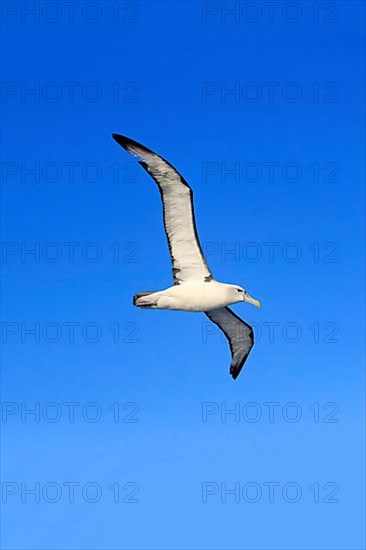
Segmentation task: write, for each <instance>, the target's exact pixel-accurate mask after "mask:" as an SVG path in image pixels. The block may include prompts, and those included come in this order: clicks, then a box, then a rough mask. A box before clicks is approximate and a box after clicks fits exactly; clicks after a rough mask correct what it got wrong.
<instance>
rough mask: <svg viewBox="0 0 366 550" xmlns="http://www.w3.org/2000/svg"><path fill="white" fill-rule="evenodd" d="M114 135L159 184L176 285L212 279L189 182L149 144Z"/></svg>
mask: <svg viewBox="0 0 366 550" xmlns="http://www.w3.org/2000/svg"><path fill="white" fill-rule="evenodd" d="M112 136H113V138H114V139H115V140H116V142H117V143H118V144H119V145H121V146H122V147H123V148H124V149H126V150H127V151H128V152H129V153H131V154H132V155H135V156H136V157H138V158H139V159H141V160H140V162H139V164H141V166H143V167H144V168H145V170H146V171H147V172H148V173H149V174H150V175H151V176H152V177H153V179H154V180H155V181H156V183H157V184H158V187H159V191H160V195H161V199H162V202H163V215H164V226H165V233H166V236H167V239H168V245H169V251H170V257H171V261H172V267H173V279H174V284H175V285H179V284H180V283H183V282H187V281H210V280H211V279H213V277H212V275H211V272H210V270H209V268H208V266H207V263H206V260H205V257H204V255H203V252H202V249H201V245H200V243H199V240H198V235H197V229H196V224H195V219H194V209H193V193H192V189H191V188H190V187H189V185H188V183H187V182H186V181H185V179H184V178H183V177H182V176H181V175H180V174H179V173H178V172H177V171H176V169H175V168H174V167H173V166H172V165H171V164H170V163H169V162H168V161H167V160H165V159H163V158H162V157H160V156H159V155H157V154H156V153H154V152H153V151H150V149H147V147H144V146H143V145H141V144H140V143H137V142H136V141H134V140H132V139H129V138H127V137H124V136H121V135H119V134H112Z"/></svg>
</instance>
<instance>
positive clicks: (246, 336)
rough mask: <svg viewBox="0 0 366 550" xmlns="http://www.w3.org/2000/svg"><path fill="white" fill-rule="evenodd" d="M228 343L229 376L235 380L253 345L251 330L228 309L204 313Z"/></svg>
mask: <svg viewBox="0 0 366 550" xmlns="http://www.w3.org/2000/svg"><path fill="white" fill-rule="evenodd" d="M205 313H206V315H207V317H208V318H209V319H210V321H212V322H213V323H215V324H216V325H217V326H218V327H219V328H220V329H221V330H222V332H223V333H224V334H225V336H226V338H227V339H228V341H229V345H230V350H231V355H232V360H231V365H230V374H231V376H232V377H233V378H234V380H236V378H238V376H239V374H240V371H241V369H242V368H243V365H244V363H245V361H246V360H247V357H248V355H249V353H250V350H251V349H252V347H253V344H254V337H253V329H252V327H251V326H250V325H248V324H247V323H246V322H245V321H243V320H242V319H240V317H238V316H237V315H235V313H234V312H233V311H231V309H229V308H228V307H221V308H220V309H211V310H210V311H206V312H205Z"/></svg>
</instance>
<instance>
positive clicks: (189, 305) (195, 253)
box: [112, 134, 260, 380]
mask: <svg viewBox="0 0 366 550" xmlns="http://www.w3.org/2000/svg"><path fill="white" fill-rule="evenodd" d="M112 137H113V138H114V139H115V141H116V142H117V143H118V144H119V145H121V146H122V147H123V148H124V149H126V151H128V152H129V153H131V154H132V155H134V156H135V157H137V158H138V159H139V164H140V165H141V166H142V167H143V168H144V169H145V170H146V171H147V172H148V173H149V174H150V176H151V177H152V178H153V179H154V180H155V182H156V183H157V185H158V188H159V191H160V196H161V200H162V203H163V218H164V227H165V233H166V236H167V241H168V246H169V252H170V257H171V262H172V268H173V283H174V284H173V286H170V287H169V288H166V289H165V290H158V291H149V292H137V294H135V296H134V297H133V304H134V305H135V306H137V307H139V308H143V309H172V310H179V311H196V312H203V313H205V314H206V315H207V317H208V318H209V319H210V321H212V322H213V323H215V324H216V325H217V326H218V327H219V328H220V329H221V330H222V331H223V333H224V334H225V336H226V338H227V340H228V341H229V345H230V350H231V355H232V360H231V365H230V375H231V376H232V377H233V379H234V380H236V378H237V377H238V376H239V374H240V371H241V369H242V368H243V365H244V363H245V361H246V360H247V357H248V355H249V353H250V350H251V349H252V347H253V344H254V337H253V329H252V327H251V326H250V325H248V324H247V323H246V322H245V321H243V320H242V319H240V317H238V316H237V315H236V314H235V313H234V312H233V311H232V310H231V309H229V308H228V307H227V306H228V305H229V304H235V303H237V302H247V303H249V304H253V305H254V306H257V307H259V306H260V303H259V301H258V300H255V299H254V298H252V297H251V296H250V295H249V294H248V292H247V291H246V290H245V289H244V288H242V287H241V286H239V285H233V284H227V283H222V282H219V281H216V280H215V279H214V277H213V275H212V273H211V271H210V269H209V267H208V265H207V262H206V259H205V257H204V254H203V252H202V248H201V245H200V242H199V239H198V234H197V228H196V223H195V217H194V209H193V192H192V189H191V187H190V186H189V185H188V183H187V182H186V180H185V179H184V178H183V177H182V176H181V175H180V174H179V172H178V171H177V170H176V169H175V168H174V167H173V166H172V165H171V164H170V162H168V161H167V160H165V159H164V158H163V157H161V156H160V155H158V154H157V153H154V152H153V151H151V150H150V149H148V148H147V147H145V146H144V145H141V144H140V143H138V142H137V141H134V140H133V139H130V138H128V137H125V136H121V135H120V134H112Z"/></svg>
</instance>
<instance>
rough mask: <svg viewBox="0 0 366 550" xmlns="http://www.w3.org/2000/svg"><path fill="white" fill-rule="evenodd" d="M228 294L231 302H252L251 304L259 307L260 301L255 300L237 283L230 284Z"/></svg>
mask: <svg viewBox="0 0 366 550" xmlns="http://www.w3.org/2000/svg"><path fill="white" fill-rule="evenodd" d="M230 287H231V288H230V296H231V297H232V298H233V303H235V302H248V304H253V306H256V307H260V306H261V303H260V302H259V301H258V300H255V299H254V298H252V297H251V296H250V294H248V292H247V291H246V290H245V289H244V288H242V287H241V286H238V285H230Z"/></svg>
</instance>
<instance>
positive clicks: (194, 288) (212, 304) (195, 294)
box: [136, 280, 244, 311]
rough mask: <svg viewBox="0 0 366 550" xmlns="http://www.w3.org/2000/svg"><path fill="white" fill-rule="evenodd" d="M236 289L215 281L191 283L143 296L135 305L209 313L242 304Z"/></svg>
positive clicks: (241, 297)
mask: <svg viewBox="0 0 366 550" xmlns="http://www.w3.org/2000/svg"><path fill="white" fill-rule="evenodd" d="M237 289H238V287H237V286H235V285H228V284H225V283H219V282H218V281H215V280H213V281H210V282H207V283H203V282H200V281H192V282H186V283H182V284H180V285H174V286H171V287H169V288H167V289H165V290H161V291H158V292H154V293H152V294H149V295H148V296H143V297H141V298H139V299H138V300H137V302H136V305H137V306H139V307H153V308H157V309H175V310H180V311H209V310H211V309H217V308H220V307H225V306H227V305H229V304H234V303H235V302H243V301H244V300H243V294H242V293H240V292H238V290H237Z"/></svg>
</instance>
